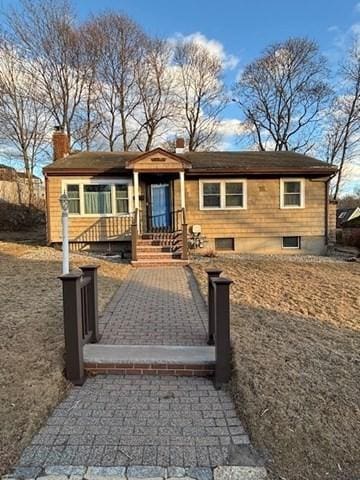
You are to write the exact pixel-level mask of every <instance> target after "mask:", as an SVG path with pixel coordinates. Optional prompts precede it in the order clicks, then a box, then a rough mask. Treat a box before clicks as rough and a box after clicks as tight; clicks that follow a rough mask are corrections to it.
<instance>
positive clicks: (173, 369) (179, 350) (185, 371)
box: [84, 344, 215, 377]
mask: <svg viewBox="0 0 360 480" xmlns="http://www.w3.org/2000/svg"><path fill="white" fill-rule="evenodd" d="M84 365H85V370H86V372H87V373H90V374H92V375H96V374H104V373H106V374H112V373H113V374H126V375H178V376H202V377H203V376H212V375H213V374H214V367H215V348H214V347H207V346H199V347H182V346H164V345H100V344H88V345H85V346H84Z"/></svg>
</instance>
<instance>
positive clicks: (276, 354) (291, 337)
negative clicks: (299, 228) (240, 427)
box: [192, 256, 360, 480]
mask: <svg viewBox="0 0 360 480" xmlns="http://www.w3.org/2000/svg"><path fill="white" fill-rule="evenodd" d="M210 266H211V267H216V268H221V269H223V270H224V275H226V276H228V277H230V278H231V279H232V280H234V282H235V283H234V285H232V295H231V299H232V325H231V327H232V344H233V363H234V365H233V366H234V374H233V385H232V387H233V391H234V396H235V401H236V403H237V407H238V410H239V414H240V416H241V417H242V420H243V421H244V423H245V424H246V425H247V427H248V430H249V433H250V436H251V440H252V442H253V443H254V444H255V446H256V447H258V448H260V449H261V450H262V451H263V452H264V454H265V456H266V457H267V458H268V461H267V468H268V470H269V472H270V475H271V478H273V479H281V480H304V479H306V480H317V479H319V480H320V479H321V480H324V479H325V478H329V479H332V480H355V479H358V477H359V472H360V449H359V445H360V400H359V398H360V396H359V366H360V356H359V352H360V316H359V311H360V264H358V263H347V262H343V261H332V260H328V259H327V260H324V261H317V259H308V258H307V259H303V260H301V259H286V258H283V257H277V258H271V257H265V256H264V257H256V256H252V257H250V256H248V257H245V258H242V257H240V258H239V257H238V258H231V259H230V258H217V259H212V260H207V259H206V260H205V259H202V260H197V261H195V262H194V263H193V265H192V268H193V271H194V273H195V275H196V277H197V279H198V281H199V283H200V286H201V288H202V291H203V292H204V293H205V291H206V276H205V269H206V268H209V267H210Z"/></svg>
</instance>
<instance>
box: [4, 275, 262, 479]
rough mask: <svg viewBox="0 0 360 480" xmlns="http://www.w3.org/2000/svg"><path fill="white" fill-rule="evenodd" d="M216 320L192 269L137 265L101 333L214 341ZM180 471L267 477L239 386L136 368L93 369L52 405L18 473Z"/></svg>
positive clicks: (155, 340)
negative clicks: (242, 410)
mask: <svg viewBox="0 0 360 480" xmlns="http://www.w3.org/2000/svg"><path fill="white" fill-rule="evenodd" d="M206 323H207V314H206V308H205V304H204V301H203V299H202V298H201V295H200V293H199V291H198V289H197V286H196V284H195V280H194V278H193V277H192V274H191V272H190V271H189V270H187V269H185V268H167V269H161V268H146V269H136V270H132V271H131V272H130V274H129V275H128V277H127V278H126V279H125V281H124V283H123V285H122V286H121V288H120V289H119V291H118V292H117V294H116V295H115V296H114V298H113V300H112V301H111V303H110V305H109V306H108V308H107V310H106V311H105V314H104V315H103V317H102V319H101V328H100V330H101V332H102V333H103V336H102V339H101V343H103V344H108V345H109V344H110V345H124V344H127V345H141V344H142V345H173V346H174V345H182V346H194V345H205V340H206V329H205V325H206ZM173 348H175V347H173ZM139 349H141V346H139ZM218 465H220V466H230V465H236V466H241V469H242V470H241V472H240V470H239V469H238V470H237V471H236V474H234V472H233V471H232V470H231V471H230V472H229V471H225V472H224V471H223V470H221V469H216V470H214V467H216V466H218ZM224 468H225V467H224ZM229 468H230V467H229ZM234 468H235V467H234ZM214 472H215V473H214ZM216 472H217V473H216ZM239 472H240V473H239ZM234 475H235V476H234ZM175 477H176V478H180V477H182V478H183V479H184V480H185V479H195V480H212V478H215V480H221V479H222V478H233V479H235V478H236V479H239V480H240V479H241V480H249V479H251V480H262V479H264V478H265V477H266V472H265V470H264V468H262V467H261V460H260V459H259V457H258V455H257V453H256V452H255V451H254V450H253V449H252V447H251V445H250V442H249V438H248V436H247V435H246V433H245V431H244V429H243V427H242V425H241V423H240V420H239V419H238V417H237V414H236V411H235V407H234V404H233V402H232V400H231V396H230V394H229V393H228V392H227V391H226V390H216V389H215V388H214V385H213V382H212V380H211V379H208V378H201V377H171V376H134V375H99V376H96V377H94V378H88V379H87V380H86V382H85V383H84V385H83V386H82V387H74V388H73V389H72V390H71V391H70V393H69V395H68V397H67V398H66V399H65V400H64V401H63V402H62V403H61V404H60V405H59V406H58V407H57V408H56V409H55V410H54V411H53V412H52V414H51V415H50V417H49V418H48V420H47V422H46V425H45V426H44V427H43V428H42V429H41V430H40V432H39V433H38V434H36V435H35V437H34V438H33V440H32V442H31V445H30V446H29V447H27V448H25V450H24V451H23V454H22V456H21V458H20V461H19V463H18V466H17V468H16V470H15V472H14V474H13V477H10V478H16V479H18V478H21V479H30V478H31V479H34V478H43V480H55V479H56V480H66V479H70V480H82V479H86V480H106V479H108V480H128V479H131V480H133V479H136V478H137V479H145V478H152V479H153V480H155V479H158V480H161V479H167V478H169V479H170V478H175Z"/></svg>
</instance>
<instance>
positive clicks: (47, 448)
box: [18, 375, 260, 480]
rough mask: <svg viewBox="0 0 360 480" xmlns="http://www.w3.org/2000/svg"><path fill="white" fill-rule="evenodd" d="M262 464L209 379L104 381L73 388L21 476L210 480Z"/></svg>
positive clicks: (27, 455) (226, 398) (23, 463)
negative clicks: (105, 472)
mask: <svg viewBox="0 0 360 480" xmlns="http://www.w3.org/2000/svg"><path fill="white" fill-rule="evenodd" d="M258 463H259V459H258V457H257V455H256V453H255V452H254V451H253V450H252V448H251V446H250V444H249V438H248V436H247V435H246V433H245V431H244V429H243V427H242V425H241V423H240V421H239V419H238V417H237V414H236V411H235V408H234V405H233V402H232V400H231V397H230V395H229V393H227V392H226V391H217V390H215V388H214V386H213V383H212V381H211V380H209V379H206V378H195V377H190V378H186V377H149V376H144V377H141V376H116V375H113V376H111V375H107V376H106V375H104V376H97V377H95V378H88V379H87V380H86V382H85V384H84V385H83V386H82V387H75V388H73V389H72V391H71V392H70V394H69V396H68V397H67V399H66V400H64V401H63V402H62V403H61V404H60V405H59V406H58V407H57V408H56V409H55V410H54V411H53V413H52V415H51V416H50V417H49V418H48V420H47V423H46V425H45V426H44V427H43V428H42V429H41V430H40V432H39V433H38V434H37V435H36V436H35V437H34V438H33V441H32V443H31V445H30V446H29V447H28V448H26V449H25V450H24V452H23V454H22V456H21V459H20V462H19V467H20V468H19V470H18V473H20V472H21V471H22V472H24V471H25V472H26V471H29V472H31V473H32V474H37V475H40V473H41V471H43V469H47V470H46V471H47V473H51V472H53V473H54V472H55V471H57V473H59V472H60V470H61V469H59V466H61V467H67V468H69V467H70V466H73V467H75V466H77V467H83V470H84V469H85V468H87V467H89V466H100V467H115V466H116V467H122V468H123V467H128V466H134V467H137V468H138V470H139V469H140V467H139V466H141V467H143V466H154V467H155V466H156V467H162V469H164V468H169V467H177V468H180V471H181V469H184V468H187V469H191V471H192V475H189V470H188V471H187V475H188V476H192V477H193V478H200V479H201V480H207V479H208V480H211V478H212V470H211V468H210V467H215V466H217V465H242V466H256V465H258ZM54 467H57V468H55V469H54ZM29 468H30V470H26V469H29ZM132 470H133V472H134V468H133V469H132ZM132 470H131V469H130V470H129V472H130V473H131V471H132ZM64 471H65V470H64ZM148 473H149V472H148ZM185 473H186V471H185V470H184V471H183V475H182V476H185ZM200 473H201V475H200ZM120 476H121V475H120ZM129 476H130V477H131V476H134V477H136V476H137V475H135V474H133V475H130V474H129ZM138 476H140V477H141V476H142V475H138ZM150 476H151V475H150ZM152 476H154V475H152ZM155 476H156V477H157V478H158V477H162V476H165V475H162V474H161V475H155ZM170 476H171V475H170ZM145 478H147V477H145ZM251 478H252V477H251ZM254 478H257V477H254ZM259 478H260V477H259Z"/></svg>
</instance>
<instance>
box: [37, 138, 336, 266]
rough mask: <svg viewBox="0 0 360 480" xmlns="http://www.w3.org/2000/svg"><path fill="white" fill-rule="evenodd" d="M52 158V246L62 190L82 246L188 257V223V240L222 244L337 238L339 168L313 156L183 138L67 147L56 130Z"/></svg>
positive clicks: (48, 178)
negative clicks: (98, 148)
mask: <svg viewBox="0 0 360 480" xmlns="http://www.w3.org/2000/svg"><path fill="white" fill-rule="evenodd" d="M54 159H55V161H54V162H53V163H52V164H51V165H48V166H47V167H46V168H44V174H45V182H46V198H47V220H48V221H47V235H48V241H49V243H51V244H55V243H59V242H61V238H62V233H61V208H60V203H59V197H60V195H61V194H62V193H63V192H66V193H67V195H68V197H69V211H70V215H69V235H70V241H71V242H72V245H73V246H74V247H76V246H77V248H88V247H93V248H94V247H98V248H99V247H102V248H103V247H104V246H106V247H107V248H109V249H110V248H111V249H112V250H114V249H117V250H126V248H128V249H129V248H130V243H131V246H132V256H133V259H137V260H138V261H142V263H144V264H145V263H151V261H153V260H159V259H163V262H165V261H169V260H170V259H174V258H177V259H183V260H184V259H186V258H187V257H186V249H183V248H182V244H184V243H185V240H183V239H184V238H185V231H184V229H186V235H187V236H188V239H189V243H190V245H194V246H197V247H201V246H204V247H205V250H209V249H211V250H216V251H219V252H224V251H226V252H231V251H232V252H238V253H272V254H275V253H311V254H323V253H324V252H325V251H326V246H327V244H328V243H329V241H333V240H334V239H335V205H333V204H331V203H330V202H329V199H328V183H329V179H330V178H331V176H332V175H333V174H334V173H335V172H336V169H335V168H334V167H333V166H330V165H328V164H326V163H324V162H321V161H319V160H316V159H314V158H311V157H309V156H305V155H301V154H297V153H293V152H186V151H185V150H184V142H183V140H182V139H178V141H177V148H176V153H171V152H167V151H165V150H162V149H160V148H156V149H155V150H152V151H150V152H145V153H140V152H83V153H75V154H69V150H68V139H67V136H66V135H65V134H64V133H62V132H61V131H57V132H55V133H54ZM132 225H134V227H132ZM183 225H185V227H184V228H183ZM179 261H180V260H179Z"/></svg>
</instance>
